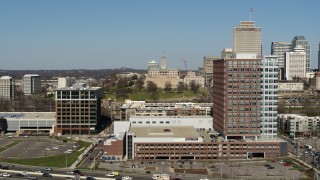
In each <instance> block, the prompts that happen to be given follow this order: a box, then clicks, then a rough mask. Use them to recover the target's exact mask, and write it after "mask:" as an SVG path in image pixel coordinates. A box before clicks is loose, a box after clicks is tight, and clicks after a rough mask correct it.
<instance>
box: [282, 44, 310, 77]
mask: <svg viewBox="0 0 320 180" xmlns="http://www.w3.org/2000/svg"><path fill="white" fill-rule="evenodd" d="M284 71H285V77H286V80H293V79H296V78H304V77H306V52H305V49H304V48H303V47H302V46H297V47H296V48H295V49H294V51H293V52H286V61H285V70H284Z"/></svg>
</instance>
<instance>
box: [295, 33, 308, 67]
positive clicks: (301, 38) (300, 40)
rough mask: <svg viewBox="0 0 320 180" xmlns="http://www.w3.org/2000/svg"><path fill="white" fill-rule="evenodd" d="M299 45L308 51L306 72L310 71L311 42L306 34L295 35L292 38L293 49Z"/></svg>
mask: <svg viewBox="0 0 320 180" xmlns="http://www.w3.org/2000/svg"><path fill="white" fill-rule="evenodd" d="M298 46H302V47H303V48H304V49H305V53H306V59H305V62H306V67H305V68H306V70H305V71H306V72H309V71H310V44H309V42H308V41H307V39H306V38H305V37H304V36H295V37H294V38H293V40H292V51H294V49H295V48H297V47H298Z"/></svg>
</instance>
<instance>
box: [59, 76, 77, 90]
mask: <svg viewBox="0 0 320 180" xmlns="http://www.w3.org/2000/svg"><path fill="white" fill-rule="evenodd" d="M75 83H76V78H74V77H59V78H58V88H66V87H70V86H72V84H75Z"/></svg>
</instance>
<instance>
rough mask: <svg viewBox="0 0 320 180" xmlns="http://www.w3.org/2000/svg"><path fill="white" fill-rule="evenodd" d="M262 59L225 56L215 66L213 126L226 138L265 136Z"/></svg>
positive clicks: (215, 62)
mask: <svg viewBox="0 0 320 180" xmlns="http://www.w3.org/2000/svg"><path fill="white" fill-rule="evenodd" d="M260 64H261V59H221V60H216V61H214V69H213V94H212V96H213V127H214V129H215V130H217V131H219V132H220V133H221V134H222V135H223V137H225V138H226V139H229V138H231V139H234V138H241V139H246V138H254V139H257V138H258V136H260V135H261V133H260V131H261V111H260V108H261V104H260V102H261V94H260V93H261V78H260V72H259V70H260V67H261V66H260Z"/></svg>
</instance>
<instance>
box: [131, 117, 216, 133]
mask: <svg viewBox="0 0 320 180" xmlns="http://www.w3.org/2000/svg"><path fill="white" fill-rule="evenodd" d="M129 122H130V123H131V125H132V126H164V127H165V126H193V127H194V128H196V129H198V128H204V129H206V130H209V129H213V128H212V127H213V121H212V117H199V116H184V117H175V116H172V117H137V116H133V117H130V119H129ZM148 122H149V123H148Z"/></svg>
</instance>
